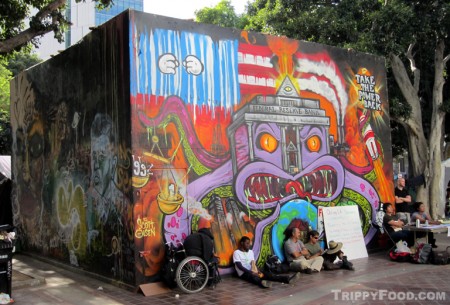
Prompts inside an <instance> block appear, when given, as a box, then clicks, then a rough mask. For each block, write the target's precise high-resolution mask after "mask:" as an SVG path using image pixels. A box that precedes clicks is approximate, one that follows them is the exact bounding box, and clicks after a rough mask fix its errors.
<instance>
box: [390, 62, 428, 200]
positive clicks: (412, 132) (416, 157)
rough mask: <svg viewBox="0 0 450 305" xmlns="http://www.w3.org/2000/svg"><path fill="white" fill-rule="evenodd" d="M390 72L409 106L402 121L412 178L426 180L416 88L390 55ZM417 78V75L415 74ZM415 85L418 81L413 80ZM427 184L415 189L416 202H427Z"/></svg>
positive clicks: (426, 145)
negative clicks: (423, 178) (407, 112)
mask: <svg viewBox="0 0 450 305" xmlns="http://www.w3.org/2000/svg"><path fill="white" fill-rule="evenodd" d="M390 60H391V64H392V72H393V73H394V77H395V80H396V82H397V84H398V86H399V88H400V90H401V91H402V94H403V96H404V97H405V99H406V101H407V102H408V104H409V105H410V106H411V114H410V117H409V118H408V119H407V120H404V121H402V122H401V123H402V125H403V127H404V128H405V131H406V134H407V137H408V144H409V152H408V153H409V156H410V158H411V167H412V170H413V175H414V176H419V175H421V174H425V176H426V177H425V178H426V179H427V172H428V171H429V170H428V143H427V140H426V138H425V134H424V132H423V128H422V109H421V107H420V101H419V95H418V87H417V86H414V85H413V84H412V83H411V80H410V79H409V77H408V73H407V72H406V68H405V65H404V64H403V62H402V61H401V60H400V58H399V57H398V56H397V55H394V54H391V55H390ZM415 75H416V77H417V78H418V77H419V75H420V74H419V73H415ZM414 81H415V83H418V82H419V80H418V79H415V80H414ZM427 189H428V184H426V185H422V186H420V187H418V188H417V197H416V200H417V201H423V202H428V195H429V194H428V190H427Z"/></svg>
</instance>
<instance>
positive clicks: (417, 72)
mask: <svg viewBox="0 0 450 305" xmlns="http://www.w3.org/2000/svg"><path fill="white" fill-rule="evenodd" d="M413 48H414V43H412V44H410V45H409V47H408V51H407V52H406V53H405V55H406V58H408V60H409V64H410V67H411V72H412V73H413V86H414V89H415V90H416V93H417V92H419V86H420V70H419V69H418V68H417V66H416V61H415V60H414V54H413V53H412V50H413Z"/></svg>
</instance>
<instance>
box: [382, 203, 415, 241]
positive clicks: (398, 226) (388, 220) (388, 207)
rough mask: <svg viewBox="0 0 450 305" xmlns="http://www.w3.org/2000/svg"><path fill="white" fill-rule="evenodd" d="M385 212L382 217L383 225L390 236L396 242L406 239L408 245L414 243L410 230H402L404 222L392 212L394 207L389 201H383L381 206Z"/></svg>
mask: <svg viewBox="0 0 450 305" xmlns="http://www.w3.org/2000/svg"><path fill="white" fill-rule="evenodd" d="M383 209H384V212H385V213H386V214H385V215H384V217H383V226H384V228H385V229H386V231H387V233H388V234H389V236H391V238H392V239H393V240H394V241H395V242H398V241H400V240H403V241H406V242H407V243H408V246H409V247H411V246H412V245H413V244H414V237H413V235H412V232H411V231H403V230H402V228H403V226H404V225H405V223H404V222H403V221H402V220H400V219H399V218H398V216H397V215H395V214H394V208H393V207H392V204H391V203H385V204H384V206H383Z"/></svg>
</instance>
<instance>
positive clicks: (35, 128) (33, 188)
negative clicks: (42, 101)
mask: <svg viewBox="0 0 450 305" xmlns="http://www.w3.org/2000/svg"><path fill="white" fill-rule="evenodd" d="M16 146H17V153H18V154H17V157H18V158H17V160H18V164H19V166H18V170H19V171H18V173H17V178H18V180H19V181H21V182H22V183H20V184H19V189H20V194H21V200H22V201H23V202H24V203H28V204H24V205H23V206H22V209H21V210H22V212H23V213H24V215H28V216H32V215H33V214H34V213H35V209H36V208H37V206H36V204H35V203H36V202H40V201H41V199H42V198H41V197H42V191H43V190H42V188H43V183H44V181H43V178H44V173H43V170H44V135H43V123H42V121H41V120H40V119H39V118H35V119H34V120H33V121H31V122H30V123H29V125H28V128H27V133H26V134H23V133H22V132H21V130H18V131H17V145H16Z"/></svg>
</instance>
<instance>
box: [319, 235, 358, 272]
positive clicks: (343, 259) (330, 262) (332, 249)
mask: <svg viewBox="0 0 450 305" xmlns="http://www.w3.org/2000/svg"><path fill="white" fill-rule="evenodd" d="M341 249H342V243H341V242H335V241H334V240H330V242H329V243H328V249H327V250H326V251H325V252H324V253H323V254H322V257H323V266H324V268H325V270H336V269H347V270H355V269H354V268H353V264H352V263H351V262H349V261H348V259H347V256H345V255H344V252H342V250H341ZM336 259H339V261H338V262H336V263H335V261H336Z"/></svg>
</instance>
